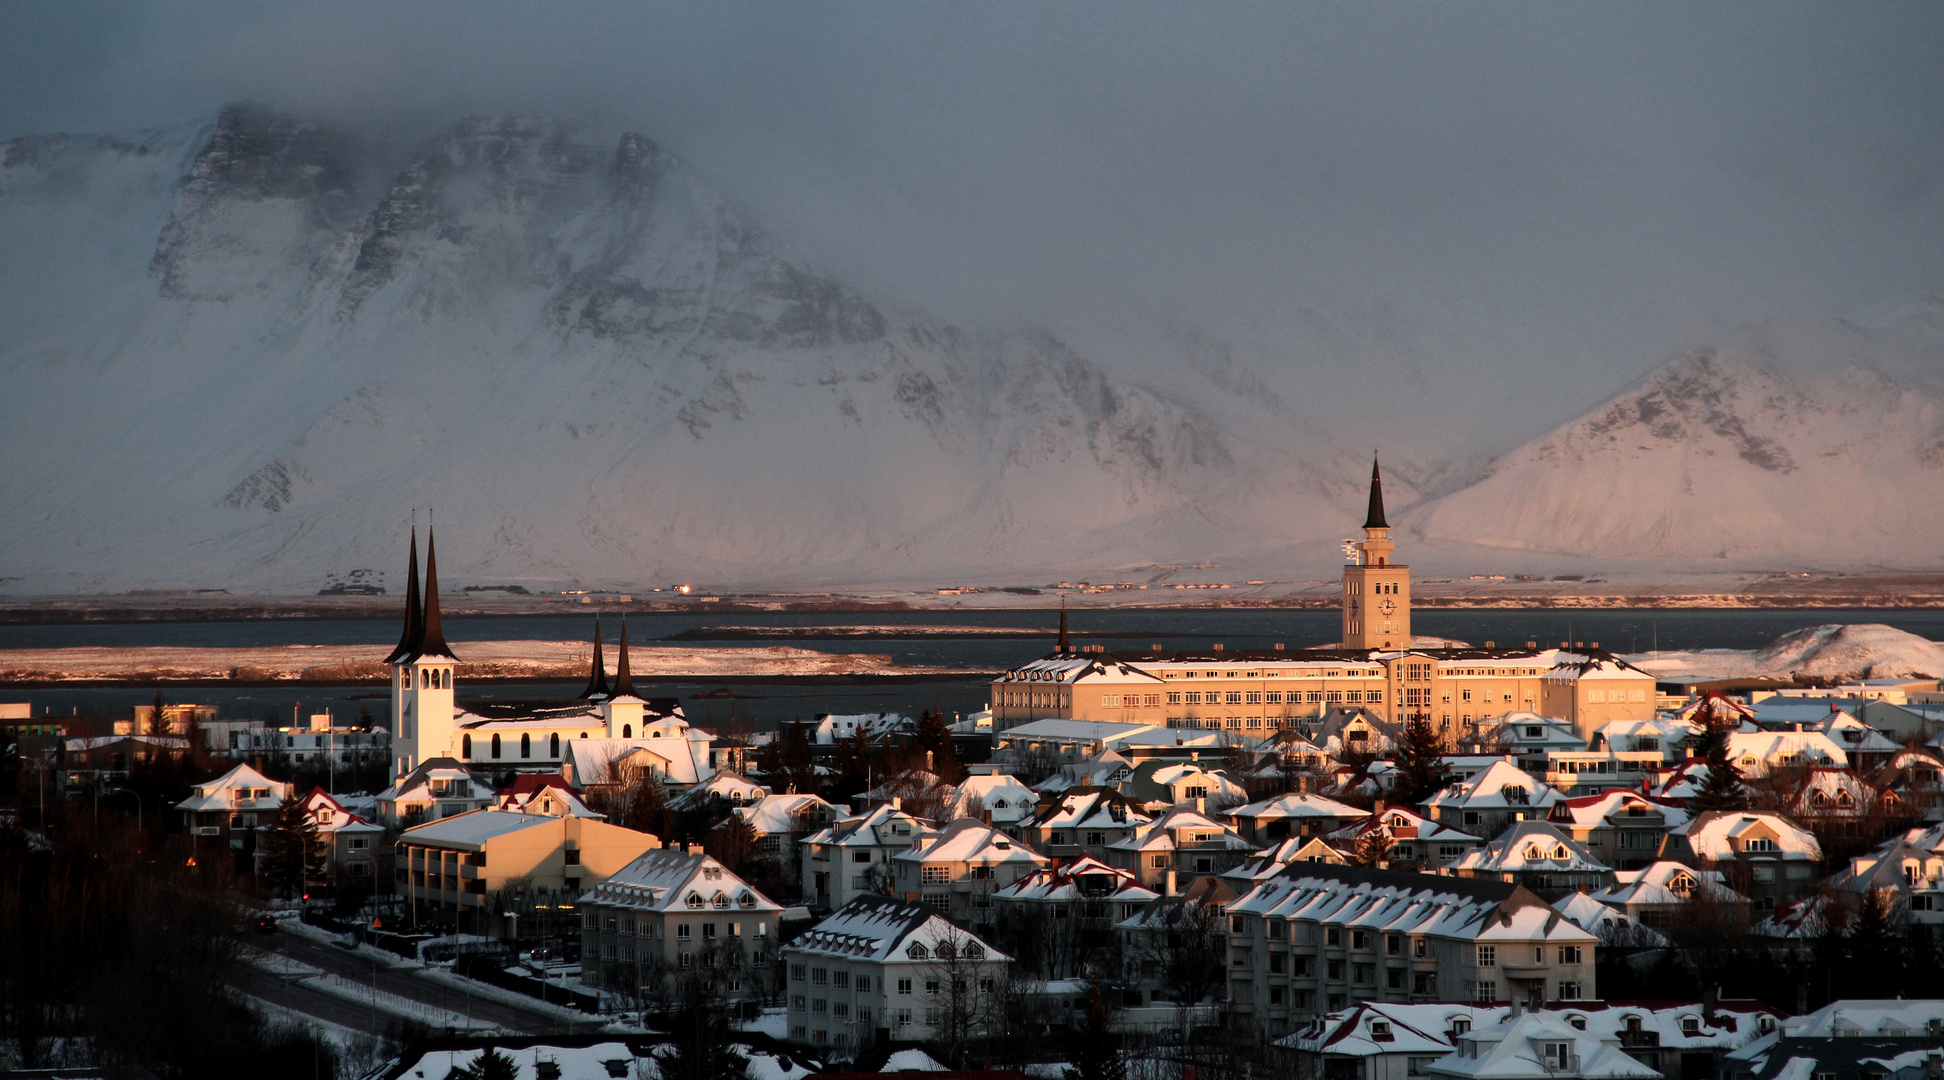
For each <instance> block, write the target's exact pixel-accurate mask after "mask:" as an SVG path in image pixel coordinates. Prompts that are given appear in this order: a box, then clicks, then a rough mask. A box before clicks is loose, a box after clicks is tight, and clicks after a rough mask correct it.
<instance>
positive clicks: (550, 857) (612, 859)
mask: <svg viewBox="0 0 1944 1080" xmlns="http://www.w3.org/2000/svg"><path fill="white" fill-rule="evenodd" d="M661 846H662V845H661V841H660V840H659V839H657V838H655V837H654V836H651V835H649V834H648V833H644V832H636V831H635V830H633V829H624V828H622V827H620V826H619V825H609V824H608V823H607V822H604V821H597V820H594V819H592V818H581V817H571V816H570V817H550V816H547V815H544V814H520V813H514V812H512V811H507V810H474V811H471V812H470V813H465V814H459V815H457V816H454V817H449V818H443V819H441V820H439V821H435V822H432V823H430V824H427V825H420V826H418V827H417V828H414V829H407V830H405V832H404V833H402V834H401V835H400V836H399V838H398V845H397V856H396V860H395V862H394V864H393V865H394V867H395V875H396V878H397V883H398V891H399V892H400V893H402V894H404V896H405V897H406V904H407V906H408V907H410V908H411V909H412V910H413V912H414V913H415V915H416V916H417V917H419V918H423V917H425V916H426V915H427V914H430V913H434V912H443V913H445V914H446V915H447V916H448V917H451V918H453V919H455V920H456V921H458V922H459V923H460V924H461V925H462V926H464V927H466V928H468V929H471V930H472V931H473V932H485V931H488V930H492V931H494V932H498V931H500V930H502V929H503V928H501V927H496V926H490V925H489V924H488V921H487V920H485V919H484V918H483V916H484V915H485V914H490V913H491V912H492V911H493V910H494V906H495V905H494V894H495V893H498V892H500V891H501V890H505V889H508V888H509V887H511V888H513V889H515V890H517V891H520V892H523V893H527V894H548V895H551V896H553V897H557V898H558V899H557V901H556V904H555V905H554V906H552V907H551V908H550V910H554V911H558V912H560V916H561V917H563V918H564V917H566V916H568V915H569V914H570V913H571V912H572V911H573V909H574V904H575V902H576V901H577V900H578V899H579V897H580V894H581V893H582V892H584V891H586V890H588V889H591V888H593V887H595V886H597V885H599V884H601V883H602V882H604V881H606V880H607V879H608V878H609V877H611V876H612V875H613V874H614V873H616V872H617V871H619V870H620V869H621V868H622V867H624V866H626V865H628V864H629V863H630V862H633V861H634V860H635V859H637V858H639V857H641V855H642V854H643V853H644V852H648V851H653V850H655V849H657V848H660V847H661Z"/></svg>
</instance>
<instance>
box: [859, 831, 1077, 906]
mask: <svg viewBox="0 0 1944 1080" xmlns="http://www.w3.org/2000/svg"><path fill="white" fill-rule="evenodd" d="M1052 861H1053V860H1051V859H1049V858H1047V857H1046V856H1044V855H1041V854H1040V853H1039V852H1037V851H1034V850H1033V849H1032V848H1030V847H1027V846H1026V845H1025V844H1023V843H1020V842H1019V841H1017V840H1014V839H1013V838H1012V837H1010V836H1007V835H1006V834H1005V833H1003V832H1000V831H999V830H998V829H995V828H993V827H992V826H990V825H987V824H986V823H985V822H983V821H979V820H977V819H975V818H959V819H958V820H957V821H954V822H952V823H951V824H949V825H947V826H945V827H944V828H943V829H940V830H939V831H938V832H937V833H936V834H934V835H932V836H927V837H924V838H921V839H920V840H919V841H918V842H917V843H916V844H914V845H912V847H911V848H910V849H909V850H907V851H901V852H899V853H898V854H896V855H893V856H892V857H891V865H892V873H891V881H892V888H893V890H894V891H895V892H897V893H899V894H901V895H902V896H903V897H904V898H905V899H906V900H918V901H920V902H922V903H923V904H924V905H925V906H926V907H929V908H931V909H932V910H933V911H936V912H938V913H940V914H942V915H946V916H948V917H950V918H952V919H953V920H955V921H957V922H960V923H966V924H971V923H990V922H992V919H993V908H992V898H993V895H994V894H995V893H997V892H999V891H1000V890H1001V889H1004V888H1006V887H1007V886H1009V885H1013V884H1016V883H1017V882H1019V881H1022V880H1024V879H1025V878H1027V877H1030V876H1031V875H1032V874H1033V872H1034V871H1036V870H1038V869H1040V868H1041V867H1043V866H1046V865H1048V864H1050V863H1051V862H1052Z"/></svg>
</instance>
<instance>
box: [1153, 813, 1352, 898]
mask: <svg viewBox="0 0 1944 1080" xmlns="http://www.w3.org/2000/svg"><path fill="white" fill-rule="evenodd" d="M1354 827H1355V826H1352V828H1354ZM1338 845H1341V846H1338ZM1355 850H1356V849H1355V848H1354V847H1353V846H1352V845H1350V844H1347V843H1343V842H1342V841H1337V843H1335V844H1333V843H1331V842H1330V841H1328V840H1326V839H1324V838H1323V837H1320V836H1292V837H1290V838H1289V839H1287V840H1283V841H1281V842H1279V843H1275V844H1271V845H1270V846H1268V847H1266V848H1263V849H1262V850H1260V851H1257V852H1256V853H1255V854H1253V855H1250V856H1249V857H1248V858H1246V859H1244V860H1242V861H1241V862H1239V863H1237V864H1236V865H1234V866H1232V867H1229V868H1228V869H1227V870H1224V871H1222V873H1221V878H1222V880H1223V881H1226V882H1228V883H1229V884H1231V885H1233V886H1235V887H1236V888H1237V889H1239V890H1242V891H1243V892H1247V891H1248V890H1249V889H1250V888H1251V887H1252V886H1253V885H1254V884H1255V883H1256V882H1258V881H1264V880H1266V879H1268V878H1272V877H1275V876H1276V875H1277V874H1280V873H1282V869H1283V867H1285V866H1288V865H1289V864H1290V863H1293V862H1326V863H1335V864H1337V865H1339V866H1342V865H1345V864H1347V863H1349V862H1350V853H1351V852H1353V851H1355ZM1161 889H1162V894H1163V895H1168V894H1169V893H1171V892H1172V891H1173V886H1171V885H1169V884H1167V883H1166V882H1165V881H1164V882H1163V883H1162V886H1161Z"/></svg>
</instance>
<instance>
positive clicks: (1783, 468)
mask: <svg viewBox="0 0 1944 1080" xmlns="http://www.w3.org/2000/svg"><path fill="white" fill-rule="evenodd" d="M1940 327H1944V304H1940V303H1939V302H1936V301H1933V302H1930V303H1925V304H1918V305H1915V306H1913V307H1911V308H1910V309H1908V310H1906V311H1904V312H1901V313H1899V315H1898V316H1897V317H1896V318H1894V319H1892V320H1889V321H1888V322H1887V324H1886V325H1884V326H1882V327H1878V328H1864V327H1861V326H1857V325H1853V324H1850V323H1843V322H1838V321H1834V320H1829V321H1820V322H1807V321H1791V322H1787V323H1777V324H1771V325H1764V326H1759V327H1753V328H1749V329H1746V330H1744V331H1742V332H1741V333H1739V334H1737V335H1736V336H1734V337H1733V338H1732V339H1731V340H1729V341H1727V342H1726V343H1724V344H1722V345H1721V346H1719V347H1717V348H1708V349H1702V350H1698V351H1695V352H1693V353H1691V354H1690V355H1687V356H1684V357H1682V358H1680V359H1678V360H1676V361H1674V362H1672V363H1670V364H1668V365H1667V366H1665V367H1664V368H1662V369H1661V370H1659V371H1658V372H1656V373H1654V374H1653V375H1652V376H1651V377H1649V378H1648V379H1647V380H1646V383H1645V385H1643V386H1640V387H1638V388H1636V389H1634V390H1631V391H1629V392H1627V393H1624V394H1622V395H1620V396H1619V397H1616V398H1614V399H1613V400H1612V401H1610V402H1608V403H1607V404H1606V405H1603V406H1601V407H1599V408H1597V409H1595V410H1593V411H1592V412H1591V413H1589V414H1587V415H1586V416H1583V417H1581V418H1579V419H1578V420H1575V421H1573V422H1572V423H1569V424H1567V425H1565V426H1564V427H1562V428H1560V429H1559V430H1557V431H1555V432H1553V433H1552V434H1551V435H1548V436H1546V437H1545V438H1542V439H1539V440H1537V441H1535V442H1533V443H1530V444H1528V445H1526V446H1524V447H1521V448H1520V449H1518V450H1516V451H1513V452H1512V453H1509V454H1507V455H1505V456H1503V457H1502V458H1501V459H1500V460H1498V461H1496V462H1494V463H1493V465H1492V467H1491V468H1490V469H1489V470H1488V472H1487V474H1486V475H1485V476H1484V477H1483V478H1482V479H1479V480H1478V481H1476V482H1474V483H1472V484H1470V485H1469V486H1467V487H1465V488H1463V489H1462V490H1459V491H1457V492H1455V493H1452V494H1448V495H1444V496H1442V497H1440V498H1437V499H1435V500H1432V501H1430V502H1427V503H1425V504H1422V505H1420V506H1419V507H1417V508H1416V509H1415V510H1414V511H1413V512H1412V513H1410V514H1408V515H1407V520H1408V521H1409V524H1410V527H1411V531H1412V532H1414V533H1416V534H1417V535H1419V536H1421V537H1425V538H1429V539H1435V540H1439V541H1446V542H1450V543H1455V544H1477V545H1483V546H1486V547H1491V548H1498V549H1514V550H1522V551H1529V552H1557V553H1565V554H1572V555H1584V556H1593V557H1597V558H1600V559H1611V560H1625V559H1640V560H1659V561H1663V562H1669V561H1672V562H1677V563H1687V564H1696V563H1702V562H1704V561H1707V560H1728V559H1733V560H1738V561H1739V564H1741V565H1765V566H1768V567H1774V568H1780V567H1788V566H1791V565H1803V564H1815V565H1823V566H1833V567H1842V568H1848V567H1869V566H1892V567H1926V568H1930V567H1936V566H1938V565H1940V563H1944V547H1941V546H1940V545H1938V544H1937V543H1936V542H1935V539H1934V536H1935V532H1934V530H1935V523H1936V522H1937V521H1938V520H1939V519H1940V516H1941V515H1944V394H1940V392H1939V386H1938V382H1937V380H1938V379H1940V378H1944V332H1940Z"/></svg>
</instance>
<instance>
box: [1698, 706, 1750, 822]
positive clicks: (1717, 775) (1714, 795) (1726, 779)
mask: <svg viewBox="0 0 1944 1080" xmlns="http://www.w3.org/2000/svg"><path fill="white" fill-rule="evenodd" d="M1701 747H1702V754H1701V757H1702V760H1703V761H1704V762H1705V763H1706V764H1707V766H1708V778H1707V780H1705V781H1704V782H1703V783H1702V784H1701V790H1699V791H1697V792H1695V793H1694V795H1693V797H1692V798H1690V799H1688V809H1689V810H1690V811H1691V812H1693V813H1695V814H1705V813H1707V812H1708V811H1710V810H1743V809H1747V807H1748V789H1747V788H1745V787H1743V786H1742V775H1741V770H1740V769H1737V768H1735V763H1734V761H1732V760H1731V759H1730V758H1729V757H1728V730H1727V728H1725V727H1715V726H1710V727H1709V728H1708V731H1707V734H1706V735H1705V736H1703V738H1702V743H1701Z"/></svg>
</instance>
